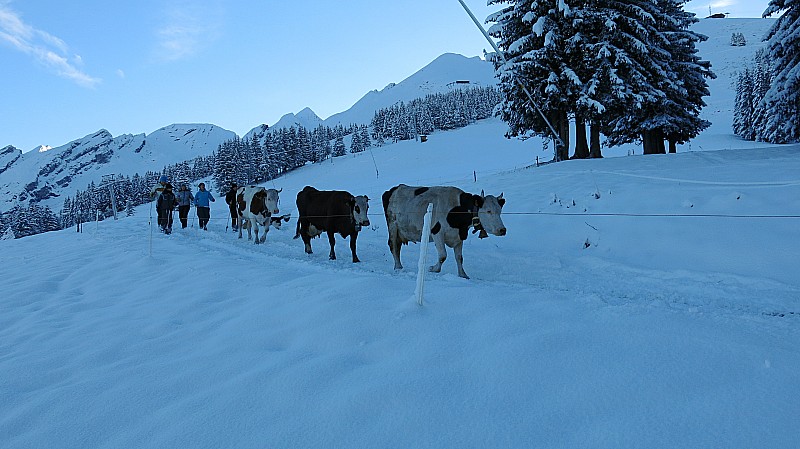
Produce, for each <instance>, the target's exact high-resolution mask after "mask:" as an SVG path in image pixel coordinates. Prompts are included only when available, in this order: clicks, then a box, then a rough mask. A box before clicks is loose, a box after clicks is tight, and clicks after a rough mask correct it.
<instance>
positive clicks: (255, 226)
mask: <svg viewBox="0 0 800 449" xmlns="http://www.w3.org/2000/svg"><path fill="white" fill-rule="evenodd" d="M250 227H253V228H255V232H256V241H255V242H254V243H253V244H254V245H258V244H259V243H261V241H260V240H259V239H258V223H253V224H251V226H250ZM248 231H249V229H248Z"/></svg>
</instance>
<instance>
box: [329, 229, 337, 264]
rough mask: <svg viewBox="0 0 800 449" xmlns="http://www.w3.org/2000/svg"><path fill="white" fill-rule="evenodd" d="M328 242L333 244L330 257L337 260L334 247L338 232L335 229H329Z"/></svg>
mask: <svg viewBox="0 0 800 449" xmlns="http://www.w3.org/2000/svg"><path fill="white" fill-rule="evenodd" d="M328 243H330V244H331V254H330V256H328V257H330V259H331V260H336V253H335V252H334V251H333V247H334V246H335V245H336V233H335V232H333V231H328Z"/></svg>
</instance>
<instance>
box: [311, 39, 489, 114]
mask: <svg viewBox="0 0 800 449" xmlns="http://www.w3.org/2000/svg"><path fill="white" fill-rule="evenodd" d="M496 84H497V80H496V79H495V78H494V67H493V66H492V64H491V63H489V62H486V61H484V60H482V59H480V58H478V57H474V58H467V57H465V56H462V55H457V54H453V53H445V54H443V55H441V56H439V57H438V58H436V59H434V60H433V62H431V63H430V64H428V65H426V66H425V67H423V68H422V69H420V70H419V71H418V72H416V73H414V74H413V75H411V76H409V77H408V78H406V79H404V80H403V81H401V82H399V83H397V84H394V83H392V84H389V85H388V86H386V87H384V88H383V89H381V90H379V91H378V90H373V91H370V92H368V93H367V94H366V95H364V96H363V97H362V98H361V99H360V100H358V101H357V102H356V104H354V105H353V106H352V107H351V108H350V109H348V110H346V111H343V112H340V113H338V114H334V115H332V116H330V117H328V118H327V119H325V120H324V121H323V123H324V124H325V125H327V126H335V125H338V124H342V125H349V124H351V123H359V124H369V122H370V121H371V120H372V117H373V115H374V113H375V111H376V110H378V109H381V108H387V107H389V106H391V105H393V104H395V103H397V102H399V101H408V100H413V99H414V98H419V97H424V96H425V95H428V94H434V93H442V92H448V91H450V90H452V89H458V88H461V87H465V86H482V87H486V86H494V85H496Z"/></svg>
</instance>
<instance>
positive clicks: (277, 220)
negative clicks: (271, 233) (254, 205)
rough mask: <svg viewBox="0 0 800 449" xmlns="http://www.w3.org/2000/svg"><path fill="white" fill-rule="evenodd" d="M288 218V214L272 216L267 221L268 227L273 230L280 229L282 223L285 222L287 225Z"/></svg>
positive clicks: (289, 216)
mask: <svg viewBox="0 0 800 449" xmlns="http://www.w3.org/2000/svg"><path fill="white" fill-rule="evenodd" d="M290 218H292V216H291V215H289V214H283V215H278V216H274V217H271V218H270V219H269V225H270V226H272V227H273V228H275V229H280V228H281V226H282V225H283V222H284V221H285V222H287V223H288V222H289V219H290Z"/></svg>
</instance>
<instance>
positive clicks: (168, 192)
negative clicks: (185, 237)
mask: <svg viewBox="0 0 800 449" xmlns="http://www.w3.org/2000/svg"><path fill="white" fill-rule="evenodd" d="M177 205H178V200H177V199H176V198H175V194H174V193H172V184H170V183H166V184H164V190H163V191H161V195H159V196H158V200H156V211H158V225H159V226H161V232H163V233H164V234H171V233H172V210H173V209H175V206H177Z"/></svg>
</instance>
